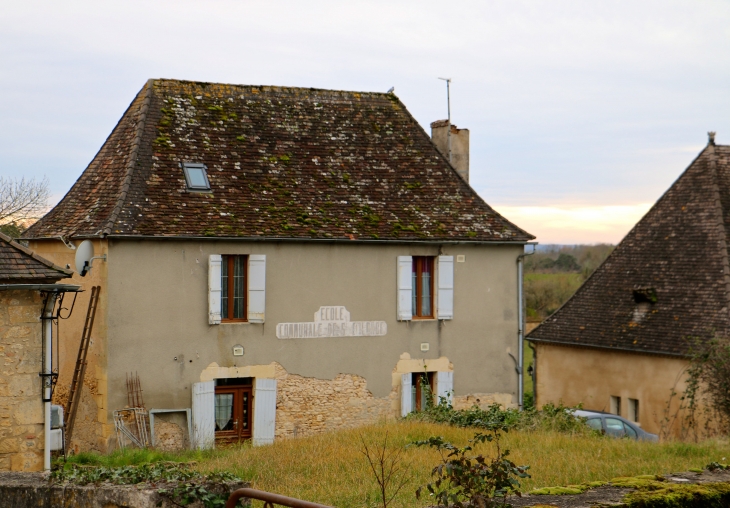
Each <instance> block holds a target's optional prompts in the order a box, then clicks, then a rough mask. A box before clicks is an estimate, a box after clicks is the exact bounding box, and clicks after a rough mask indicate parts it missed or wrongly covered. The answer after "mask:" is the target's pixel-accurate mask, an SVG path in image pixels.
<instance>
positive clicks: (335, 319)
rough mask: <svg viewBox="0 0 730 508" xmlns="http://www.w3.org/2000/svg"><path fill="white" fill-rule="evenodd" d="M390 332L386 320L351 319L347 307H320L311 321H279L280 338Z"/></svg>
mask: <svg viewBox="0 0 730 508" xmlns="http://www.w3.org/2000/svg"><path fill="white" fill-rule="evenodd" d="M387 332H388V325H387V324H386V323H385V321H350V313H349V312H348V311H347V309H346V308H345V307H341V306H327V307H320V308H319V310H318V311H317V312H315V313H314V321H312V322H309V323H279V324H278V325H276V336H277V337H278V338H279V339H309V338H314V337H378V336H382V335H385V334H386V333H387Z"/></svg>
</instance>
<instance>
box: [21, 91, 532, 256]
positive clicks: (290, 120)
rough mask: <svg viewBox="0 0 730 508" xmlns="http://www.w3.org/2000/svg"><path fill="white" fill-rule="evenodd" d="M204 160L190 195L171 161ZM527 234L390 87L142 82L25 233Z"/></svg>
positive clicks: (481, 237)
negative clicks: (459, 169)
mask: <svg viewBox="0 0 730 508" xmlns="http://www.w3.org/2000/svg"><path fill="white" fill-rule="evenodd" d="M183 162H197V163H204V164H206V166H207V171H208V177H209V180H210V184H211V191H210V192H205V193H200V192H188V191H187V190H186V185H185V179H184V175H183V171H182V169H181V167H180V164H181V163H183ZM59 235H63V236H65V237H72V236H77V237H83V236H104V235H114V236H125V235H126V236H138V235H142V236H150V237H159V236H172V237H202V236H207V237H242V238H273V239H276V238H287V239H302V240H306V239H342V240H355V239H356V240H382V239H385V240H408V241H411V240H412V241H419V240H444V241H482V242H494V241H508V242H525V241H528V240H532V239H533V238H534V237H533V236H532V235H530V234H529V233H527V232H525V231H523V230H522V229H520V228H518V227H517V226H515V225H514V224H512V223H511V222H509V221H508V220H506V219H505V218H504V217H502V216H500V215H499V214H498V213H497V212H495V211H494V210H493V209H492V208H491V207H490V206H489V205H487V204H486V203H485V202H484V201H483V200H482V199H481V198H480V197H479V196H478V195H477V194H476V192H475V191H474V190H473V189H472V188H471V187H470V186H469V185H468V184H467V183H466V182H465V181H464V180H462V179H461V177H459V176H458V175H457V173H456V172H455V171H454V170H453V168H452V167H451V166H450V165H449V163H448V162H447V161H446V160H445V159H444V157H443V156H442V155H441V154H440V153H439V152H438V151H437V150H436V148H435V146H434V145H433V144H432V143H431V140H430V138H429V137H428V135H427V134H426V133H425V132H424V131H423V129H422V128H421V127H420V126H419V125H418V123H417V122H416V121H415V120H414V119H413V117H412V116H411V115H410V113H409V112H408V111H407V110H406V108H405V106H404V105H403V104H402V103H401V101H400V100H399V99H398V98H397V97H396V96H395V95H393V94H386V93H359V92H345V91H331V90H315V89H304V88H284V87H267V86H263V87H262V86H240V85H222V84H209V83H197V82H186V81H174V80H150V81H149V82H148V83H147V85H146V86H145V87H144V88H143V89H142V91H140V93H139V94H138V95H137V97H136V98H135V99H134V101H132V104H131V105H130V107H129V109H128V110H127V111H126V113H125V114H124V116H123V117H122V118H121V120H120V121H119V123H118V125H117V126H116V128H115V129H114V131H113V132H112V133H111V135H110V136H109V138H108V139H107V141H106V142H105V143H104V145H103V146H102V148H101V150H100V151H99V153H98V154H97V155H96V157H95V158H94V160H93V161H92V162H91V163H90V164H89V166H88V168H87V169H86V171H84V173H83V174H82V175H81V177H80V178H79V179H78V181H77V182H76V184H75V185H74V186H73V188H72V189H71V190H70V191H69V192H68V194H67V195H66V196H65V197H64V198H63V200H61V202H60V203H59V204H58V205H57V206H56V207H55V208H54V209H53V210H51V211H50V212H49V213H48V214H47V215H46V216H45V217H44V218H43V219H41V220H40V221H38V222H37V223H36V224H35V225H34V226H32V227H31V228H30V229H29V230H28V231H27V232H26V234H25V235H24V237H25V238H39V237H51V236H59Z"/></svg>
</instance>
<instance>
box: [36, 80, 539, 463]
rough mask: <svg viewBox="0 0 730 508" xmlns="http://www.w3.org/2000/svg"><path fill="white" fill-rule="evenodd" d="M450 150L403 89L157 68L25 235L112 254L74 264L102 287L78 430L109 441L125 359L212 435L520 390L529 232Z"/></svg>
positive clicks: (275, 432)
mask: <svg viewBox="0 0 730 508" xmlns="http://www.w3.org/2000/svg"><path fill="white" fill-rule="evenodd" d="M437 127H438V126H437ZM457 134H458V133H457ZM462 134H464V136H465V135H466V131H465V130H464V131H463V133H462ZM441 137H442V138H443V139H446V138H444V137H443V136H441ZM442 141H443V140H442ZM437 143H438V141H437ZM455 146H457V151H458V155H459V156H460V157H461V158H460V160H462V161H463V162H464V167H465V168H466V169H467V170H468V164H466V163H468V154H464V153H462V152H463V150H465V149H468V144H466V143H455ZM440 150H441V151H439V149H437V147H436V145H435V144H434V142H433V141H432V140H431V138H429V136H428V134H426V132H424V130H423V129H422V128H421V126H420V125H419V124H418V123H417V122H416V121H415V119H414V118H413V117H412V116H411V115H410V113H409V112H408V111H407V109H406V108H405V106H404V105H403V104H402V103H401V101H400V100H399V99H398V98H397V97H396V96H395V95H394V94H392V93H359V92H345V91H332V90H315V89H302V88H284V87H262V86H239V85H221V84H210V83H196V82H185V81H174V80H150V81H149V82H148V83H147V84H146V85H145V87H144V88H143V89H142V91H141V92H140V93H139V94H138V95H137V97H136V98H135V99H134V101H133V102H132V104H131V105H130V107H129V109H128V110H127V111H126V112H125V113H124V115H123V116H122V118H121V120H120V121H119V123H118V125H117V126H116V128H115V129H114V131H113V132H112V133H111V135H110V136H109V138H108V139H107V141H106V142H105V143H104V146H102V148H101V150H100V151H99V153H98V154H97V155H96V157H95V158H94V159H93V160H92V161H91V163H90V164H89V166H88V167H87V169H86V170H85V171H84V172H83V174H82V175H81V176H80V177H79V179H78V181H77V182H76V183H75V185H74V186H73V188H72V189H71V190H70V191H69V193H68V194H67V195H66V196H65V197H64V198H63V199H62V200H61V202H60V203H59V204H58V205H57V206H56V207H55V208H54V209H53V210H51V211H50V212H49V213H48V214H47V215H46V216H45V217H44V218H42V219H41V220H40V221H39V222H37V223H36V224H35V225H34V226H33V227H31V228H30V229H29V230H28V231H27V232H26V233H25V235H24V238H25V239H26V240H27V241H28V242H29V244H30V246H31V247H32V248H34V249H37V250H38V251H39V252H41V253H43V255H45V256H48V257H49V258H50V259H53V260H54V261H55V262H57V263H59V264H66V263H72V259H73V257H74V251H73V250H71V249H69V248H68V247H67V246H66V245H65V244H64V242H62V241H61V239H59V237H63V239H64V240H65V241H66V242H73V243H75V244H76V245H79V242H81V241H84V240H88V241H90V242H92V243H93V247H94V255H95V256H97V257H99V259H97V260H96V261H95V262H94V264H93V268H92V270H91V272H90V273H88V274H87V275H86V276H85V277H81V276H80V275H79V274H74V276H73V281H74V283H78V284H81V285H82V286H84V287H89V286H92V285H98V286H100V287H101V293H100V301H99V310H98V312H97V317H96V323H95V327H94V334H93V336H94V339H95V340H94V341H93V342H92V344H91V348H90V351H89V369H88V370H87V379H86V380H85V385H86V389H87V391H88V397H87V398H86V399H85V400H82V406H84V407H85V411H86V414H88V415H94V418H95V421H94V422H93V424H94V425H92V426H90V427H89V432H88V433H87V434H86V437H85V438H83V439H81V437H79V440H80V441H79V443H77V444H78V446H80V447H82V448H83V447H86V448H89V447H91V448H97V449H100V450H105V449H107V448H108V447H109V446H113V435H112V434H113V430H114V427H113V425H112V416H113V411H114V410H116V409H121V408H123V407H124V406H125V405H127V404H128V397H127V390H126V385H125V383H126V378H127V376H128V375H129V374H130V373H137V374H138V375H139V378H140V381H141V385H142V389H143V393H144V402H145V405H146V407H147V408H149V409H153V408H156V409H186V408H192V420H193V422H192V423H193V425H192V428H193V434H194V435H193V436H188V437H189V438H191V439H192V441H193V442H195V443H196V444H197V445H198V446H210V445H212V444H213V442H214V439H216V440H227V441H230V440H239V439H253V441H254V443H257V444H260V443H268V442H271V441H272V440H273V439H274V438H275V437H283V436H294V435H304V434H308V433H312V432H321V431H324V430H329V429H335V428H340V427H348V426H353V425H360V424H363V423H369V422H374V421H377V420H378V419H380V418H393V417H396V416H399V415H402V414H407V413H408V412H410V411H411V410H415V409H418V408H420V407H422V406H423V405H424V404H425V397H426V394H427V392H428V389H424V386H425V385H427V386H430V388H431V390H432V391H433V392H435V393H436V394H439V395H443V396H447V397H451V398H452V400H453V401H454V403H455V404H457V405H468V404H471V403H480V404H487V403H489V402H492V401H495V402H499V403H502V404H504V405H507V406H514V405H516V404H517V402H518V393H519V382H520V381H519V377H518V373H517V370H516V369H515V367H516V365H515V363H514V360H513V359H514V358H515V357H516V355H517V354H518V351H519V341H518V328H519V327H518V323H519V318H520V316H519V315H518V313H519V307H518V301H517V295H518V289H519V284H520V283H521V281H520V280H519V278H518V269H517V268H518V264H517V262H518V260H519V259H520V256H521V255H522V254H523V252H524V245H525V244H526V243H527V242H529V241H531V240H533V238H534V237H533V236H532V235H530V234H529V233H527V232H525V231H523V230H521V229H520V228H518V227H517V226H515V225H514V224H512V223H510V222H509V221H508V220H506V219H505V218H504V217H502V216H500V215H499V214H498V213H497V212H495V211H494V210H493V209H492V208H491V207H489V205H487V203H485V202H484V201H483V200H482V199H481V198H480V197H479V196H478V195H477V194H476V192H475V191H474V190H473V189H472V188H471V187H470V186H469V184H468V182H467V180H466V178H468V172H465V173H464V175H463V176H459V174H457V172H456V170H455V169H454V167H452V165H450V164H449V162H448V161H447V160H446V158H445V157H444V155H443V150H444V147H443V146H442V147H441V148H440ZM102 257H103V259H102ZM82 321H83V320H82V316H75V317H72V318H71V319H70V320H69V324H68V325H67V326H69V327H72V328H75V329H76V330H80V329H81V327H82V325H83V322H82ZM64 347H69V348H75V347H77V346H76V345H75V344H73V343H68V344H67V345H63V344H62V346H61V357H62V358H61V378H60V382H59V384H60V385H64V384H68V383H69V377H70V375H71V372H72V371H73V365H72V364H71V363H70V362H71V361H72V358H74V356H73V351H74V349H66V350H65V349H64ZM181 414H182V413H181ZM160 418H162V417H160ZM156 419H157V417H156ZM179 425H181V426H183V425H184V422H183V421H180V422H179ZM74 436H76V431H74ZM74 439H75V440H76V437H74ZM74 446H75V445H74Z"/></svg>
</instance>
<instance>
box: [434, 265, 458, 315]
mask: <svg viewBox="0 0 730 508" xmlns="http://www.w3.org/2000/svg"><path fill="white" fill-rule="evenodd" d="M437 277H438V297H437V299H436V305H437V307H438V310H437V317H438V319H454V256H439V257H438V273H437Z"/></svg>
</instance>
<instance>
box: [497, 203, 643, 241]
mask: <svg viewBox="0 0 730 508" xmlns="http://www.w3.org/2000/svg"><path fill="white" fill-rule="evenodd" d="M651 206H652V204H651V203H640V204H636V205H618V206H576V207H568V206H495V207H494V208H495V209H496V210H497V211H498V212H499V213H500V214H502V215H503V216H504V217H506V218H507V219H508V220H510V221H511V222H514V223H515V224H517V225H518V226H519V227H521V228H523V229H525V230H527V231H529V232H530V233H532V234H533V235H535V236H537V241H538V242H540V243H542V244H549V243H559V244H578V243H613V244H615V243H618V242H619V241H621V239H622V238H623V237H624V236H625V235H626V233H628V232H629V230H631V228H632V227H634V224H636V223H637V222H638V221H639V220H640V219H641V217H643V216H644V214H645V213H646V212H647V211H648V210H649V208H651Z"/></svg>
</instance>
